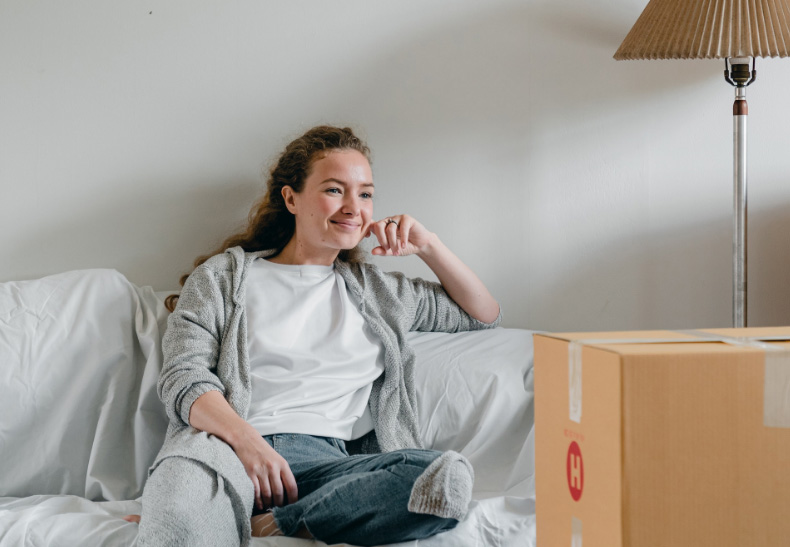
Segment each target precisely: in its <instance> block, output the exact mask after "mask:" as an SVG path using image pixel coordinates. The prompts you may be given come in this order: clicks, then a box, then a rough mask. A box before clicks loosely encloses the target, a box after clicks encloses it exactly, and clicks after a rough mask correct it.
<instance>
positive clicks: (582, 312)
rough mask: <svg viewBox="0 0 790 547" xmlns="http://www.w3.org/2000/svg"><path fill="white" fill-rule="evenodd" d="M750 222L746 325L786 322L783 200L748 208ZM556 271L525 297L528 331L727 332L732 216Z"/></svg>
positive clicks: (617, 246)
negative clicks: (545, 284)
mask: <svg viewBox="0 0 790 547" xmlns="http://www.w3.org/2000/svg"><path fill="white" fill-rule="evenodd" d="M749 222H750V225H749V265H748V268H749V272H748V275H749V278H748V291H749V301H748V321H747V325H748V326H751V327H758V326H778V325H790V283H788V282H787V280H788V279H790V261H788V259H787V257H788V253H789V252H790V251H789V250H788V246H787V243H786V239H787V237H786V234H787V233H790V203H787V204H785V205H783V206H782V205H778V206H775V207H773V208H771V209H762V210H752V211H750V218H749ZM711 272H713V273H711ZM556 274H557V275H556V278H555V280H554V282H553V283H552V284H551V286H549V287H547V291H545V292H542V293H540V294H533V295H531V299H532V300H531V301H532V306H533V308H532V310H533V312H532V313H531V315H530V323H531V327H532V328H535V329H541V330H549V331H594V330H598V331H604V330H650V329H688V328H718V327H731V326H732V219H731V218H730V217H726V218H725V217H722V218H719V219H716V220H715V221H712V222H708V223H705V224H700V223H689V224H687V225H685V226H683V227H682V228H678V229H673V230H665V231H662V232H657V233H652V234H649V235H646V236H642V237H640V238H638V239H637V238H634V237H630V238H629V237H624V238H622V239H621V240H618V241H612V242H609V243H608V244H607V245H606V246H604V247H602V248H601V249H599V250H598V251H597V252H596V253H595V254H593V255H588V256H584V257H580V259H579V260H578V262H576V263H575V264H574V267H573V268H572V269H571V268H569V269H566V270H565V271H562V272H556ZM702 303H704V306H703V305H701V304H702ZM666 317H669V318H671V319H670V320H657V319H656V318H666Z"/></svg>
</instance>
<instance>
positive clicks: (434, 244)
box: [416, 232, 442, 262]
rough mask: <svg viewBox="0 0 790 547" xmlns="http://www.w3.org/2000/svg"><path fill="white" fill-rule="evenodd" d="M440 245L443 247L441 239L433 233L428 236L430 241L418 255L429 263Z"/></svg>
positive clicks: (419, 250) (420, 249)
mask: <svg viewBox="0 0 790 547" xmlns="http://www.w3.org/2000/svg"><path fill="white" fill-rule="evenodd" d="M440 245H442V241H441V240H440V239H439V236H438V235H436V234H435V233H433V232H431V234H430V235H429V236H428V241H427V242H426V243H425V244H424V245H423V246H422V247H420V248H419V249H418V250H417V253H416V254H417V256H418V257H420V258H421V259H422V260H423V261H426V262H427V261H429V260H430V259H431V258H432V257H433V256H434V255H435V254H436V251H437V250H438V248H439V246H440Z"/></svg>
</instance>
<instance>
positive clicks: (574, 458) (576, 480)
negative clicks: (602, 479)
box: [565, 441, 584, 501]
mask: <svg viewBox="0 0 790 547" xmlns="http://www.w3.org/2000/svg"><path fill="white" fill-rule="evenodd" d="M565 471H566V474H567V476H568V489H569V490H570V491H571V497H572V498H573V501H579V498H581V497H582V489H583V488H584V464H583V463H582V450H581V448H579V445H578V444H576V441H572V442H571V445H570V446H569V447H568V457H567V459H566V460H565Z"/></svg>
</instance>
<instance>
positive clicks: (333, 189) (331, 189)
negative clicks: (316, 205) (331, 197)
mask: <svg viewBox="0 0 790 547" xmlns="http://www.w3.org/2000/svg"><path fill="white" fill-rule="evenodd" d="M326 191H327V192H329V193H330V194H339V193H340V188H327V190H326Z"/></svg>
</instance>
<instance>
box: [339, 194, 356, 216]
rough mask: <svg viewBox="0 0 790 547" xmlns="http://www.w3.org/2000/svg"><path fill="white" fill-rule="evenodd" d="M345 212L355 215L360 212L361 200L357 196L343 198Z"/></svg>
mask: <svg viewBox="0 0 790 547" xmlns="http://www.w3.org/2000/svg"><path fill="white" fill-rule="evenodd" d="M342 211H343V213H345V214H347V215H355V216H356V214H357V213H358V212H359V200H358V199H357V198H356V197H355V196H350V197H347V198H346V199H345V200H343V209H342Z"/></svg>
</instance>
